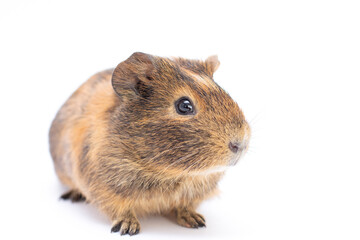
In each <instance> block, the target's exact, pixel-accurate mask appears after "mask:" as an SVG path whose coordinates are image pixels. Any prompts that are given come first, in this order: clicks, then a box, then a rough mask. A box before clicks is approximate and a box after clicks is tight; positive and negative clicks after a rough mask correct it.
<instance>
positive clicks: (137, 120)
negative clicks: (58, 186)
mask: <svg viewBox="0 0 360 240" xmlns="http://www.w3.org/2000/svg"><path fill="white" fill-rule="evenodd" d="M218 66H219V62H218V60H217V57H215V56H213V57H210V58H208V59H207V60H206V61H204V62H203V61H198V60H187V59H181V58H176V59H168V58H161V57H156V56H151V55H147V54H143V53H134V54H133V55H132V56H131V57H130V58H128V59H127V60H126V61H124V62H122V63H120V64H119V65H118V66H117V67H116V68H115V69H114V70H107V71H104V72H101V73H98V74H96V75H95V76H93V77H91V78H90V79H89V80H88V81H87V82H85V83H84V84H83V85H82V86H81V87H80V88H79V89H78V90H77V91H76V92H75V93H74V94H73V95H72V96H71V97H70V98H69V99H68V100H67V102H66V103H65V104H64V105H63V106H62V108H61V109H60V111H59V112H58V114H57V115H56V117H55V119H54V121H53V124H52V126H51V129H50V151H51V155H52V157H53V160H54V164H55V170H56V173H57V175H58V176H59V178H60V180H61V181H62V182H63V183H64V184H65V185H67V186H69V188H70V189H71V190H72V191H71V192H69V193H67V194H64V195H63V196H67V197H68V198H70V199H72V200H73V198H75V199H82V200H83V198H86V200H87V201H89V202H91V203H93V204H95V205H96V206H98V208H100V209H101V210H102V211H103V212H105V213H106V214H107V215H108V216H109V218H110V219H111V220H112V221H113V223H114V226H113V229H112V231H115V232H117V231H120V233H121V234H126V233H128V234H130V235H132V234H136V233H137V232H139V229H140V224H139V223H138V220H137V216H142V215H147V214H166V213H168V212H171V211H174V212H175V213H176V216H177V222H178V223H179V224H180V225H182V226H186V227H202V226H204V225H205V220H204V219H203V217H202V216H201V215H199V214H197V213H196V212H195V208H196V207H197V205H198V204H199V203H200V202H202V201H203V200H204V199H206V198H208V197H211V196H213V195H214V194H216V192H217V182H218V181H219V180H220V178H221V177H222V175H223V171H213V170H214V169H215V168H216V167H221V166H229V165H234V164H235V163H236V162H237V160H238V158H239V157H240V154H234V153H233V152H231V151H230V150H229V147H228V144H229V142H234V141H235V142H238V143H241V144H240V148H241V151H240V152H241V153H243V152H245V151H246V149H247V146H248V141H249V137H250V129H249V126H248V124H247V122H246V121H245V118H244V116H243V113H242V112H241V110H240V109H239V107H238V105H237V104H236V103H235V102H234V101H233V100H232V99H231V98H230V97H229V95H228V94H226V92H224V90H222V89H221V88H220V87H219V86H218V85H217V84H216V83H215V82H214V81H213V79H212V76H213V73H214V71H215V70H216V69H217V68H218ZM183 96H187V97H189V98H190V99H191V100H192V102H193V105H194V107H195V111H196V114H195V115H179V114H178V113H177V112H176V110H175V107H174V103H175V101H176V100H178V99H179V98H180V97H183Z"/></svg>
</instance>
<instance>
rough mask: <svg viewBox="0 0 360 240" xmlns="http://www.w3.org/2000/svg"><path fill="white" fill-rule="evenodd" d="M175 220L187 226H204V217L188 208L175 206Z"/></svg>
mask: <svg viewBox="0 0 360 240" xmlns="http://www.w3.org/2000/svg"><path fill="white" fill-rule="evenodd" d="M175 213H176V221H177V223H178V224H179V225H181V226H183V227H188V228H199V227H206V225H205V218H204V217H203V216H202V215H201V214H199V213H197V212H195V211H194V210H190V209H188V208H177V209H175Z"/></svg>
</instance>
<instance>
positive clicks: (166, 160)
mask: <svg viewBox="0 0 360 240" xmlns="http://www.w3.org/2000/svg"><path fill="white" fill-rule="evenodd" d="M219 64H220V63H219V61H218V59H217V57H216V56H212V57H209V58H208V59H206V60H205V61H200V60H188V59H182V58H174V59H169V58H161V57H157V56H152V55H148V54H144V53H134V54H133V55H132V56H130V57H129V58H128V59H127V60H125V61H124V62H122V63H120V64H119V65H118V66H117V67H116V69H115V70H114V72H113V76H112V85H113V88H114V90H115V92H116V94H117V95H118V97H119V98H120V105H121V106H119V107H118V109H117V111H116V114H115V115H114V117H113V121H112V124H113V126H112V127H113V128H114V129H115V131H114V133H116V134H117V135H118V136H117V139H118V141H119V144H120V145H122V146H123V147H124V148H126V152H127V154H128V155H131V156H129V157H131V158H133V159H136V161H137V162H138V163H139V164H141V166H144V167H145V168H147V169H151V170H153V171H161V172H164V173H172V174H202V173H211V172H216V171H220V170H221V169H223V167H228V166H232V165H235V164H236V163H237V161H238V160H239V158H240V157H241V156H242V155H243V154H244V153H245V152H246V150H247V148H248V144H249V138H250V128H249V125H248V123H247V122H246V120H245V117H244V114H243V113H242V111H241V110H240V108H239V106H238V105H237V104H236V102H235V101H234V100H233V99H232V98H231V97H230V96H229V95H228V94H227V93H226V92H225V91H224V90H223V89H222V88H220V87H219V86H218V85H217V84H216V83H215V82H214V80H213V73H214V72H215V71H216V69H217V68H218V66H219ZM124 151H125V150H124Z"/></svg>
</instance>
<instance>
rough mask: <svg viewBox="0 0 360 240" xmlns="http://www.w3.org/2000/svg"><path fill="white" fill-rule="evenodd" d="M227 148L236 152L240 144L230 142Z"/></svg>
mask: <svg viewBox="0 0 360 240" xmlns="http://www.w3.org/2000/svg"><path fill="white" fill-rule="evenodd" d="M229 148H230V150H231V151H232V152H233V153H237V152H238V151H239V149H240V144H239V143H237V142H234V143H233V142H230V143H229Z"/></svg>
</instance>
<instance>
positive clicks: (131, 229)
mask: <svg viewBox="0 0 360 240" xmlns="http://www.w3.org/2000/svg"><path fill="white" fill-rule="evenodd" d="M139 231H140V223H139V221H138V220H137V219H136V217H135V216H134V215H133V214H126V215H124V216H123V217H121V218H120V220H118V221H117V222H116V223H115V224H114V225H113V227H112V228H111V232H120V234H121V235H125V234H129V235H130V236H132V235H135V234H138V233H139Z"/></svg>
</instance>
